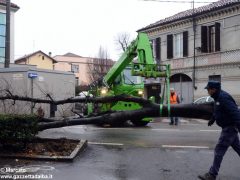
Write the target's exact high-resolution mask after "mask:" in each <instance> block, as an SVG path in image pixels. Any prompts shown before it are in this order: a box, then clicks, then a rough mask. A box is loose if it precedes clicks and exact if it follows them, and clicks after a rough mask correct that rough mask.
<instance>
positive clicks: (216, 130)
mask: <svg viewBox="0 0 240 180" xmlns="http://www.w3.org/2000/svg"><path fill="white" fill-rule="evenodd" d="M199 131H200V132H221V130H218V129H215V130H210V129H209V130H199Z"/></svg>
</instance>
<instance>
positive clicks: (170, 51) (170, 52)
mask: <svg viewBox="0 0 240 180" xmlns="http://www.w3.org/2000/svg"><path fill="white" fill-rule="evenodd" d="M167 58H168V59H172V58H173V35H172V34H169V35H167Z"/></svg>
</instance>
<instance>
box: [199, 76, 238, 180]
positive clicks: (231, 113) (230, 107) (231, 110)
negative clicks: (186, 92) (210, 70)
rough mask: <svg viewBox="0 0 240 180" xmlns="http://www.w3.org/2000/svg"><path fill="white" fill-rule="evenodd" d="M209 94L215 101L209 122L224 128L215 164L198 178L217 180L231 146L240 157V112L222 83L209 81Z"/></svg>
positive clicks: (218, 144)
mask: <svg viewBox="0 0 240 180" xmlns="http://www.w3.org/2000/svg"><path fill="white" fill-rule="evenodd" d="M205 89H207V91H208V94H209V95H210V96H211V97H212V98H213V99H214V112H213V117H212V119H211V120H209V122H208V126H211V125H212V124H213V123H214V122H215V121H216V123H217V125H218V126H220V127H221V128H222V132H221V136H220V138H219V140H218V143H217V145H216V147H215V152H214V160H213V164H212V166H211V168H210V170H209V172H208V173H206V174H204V175H200V176H198V177H199V179H202V180H215V179H216V177H217V175H218V172H219V169H220V166H221V162H222V159H223V156H224V154H225V153H226V151H227V150H228V148H229V147H230V146H232V148H233V149H234V150H235V151H236V152H237V154H238V155H239V156H240V142H239V136H238V132H240V111H239V109H238V106H237V104H236V102H235V101H234V99H233V98H232V96H231V95H229V94H228V93H227V92H225V91H223V90H221V83H220V82H217V81H209V82H208V84H207V86H206V87H205Z"/></svg>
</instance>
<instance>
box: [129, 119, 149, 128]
mask: <svg viewBox="0 0 240 180" xmlns="http://www.w3.org/2000/svg"><path fill="white" fill-rule="evenodd" d="M131 122H132V124H133V125H134V126H137V127H143V126H146V125H147V124H148V123H149V122H148V121H143V120H141V119H134V120H131Z"/></svg>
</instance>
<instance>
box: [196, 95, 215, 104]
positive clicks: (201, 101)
mask: <svg viewBox="0 0 240 180" xmlns="http://www.w3.org/2000/svg"><path fill="white" fill-rule="evenodd" d="M211 102H214V99H213V98H212V97H211V96H204V97H200V98H198V99H196V100H195V101H194V102H193V104H204V103H211Z"/></svg>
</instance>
